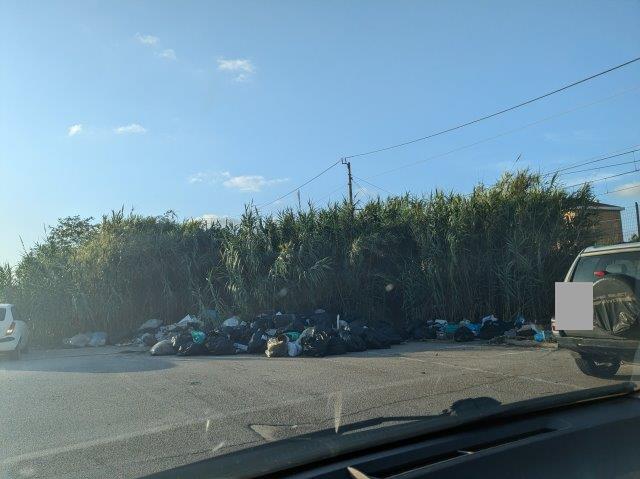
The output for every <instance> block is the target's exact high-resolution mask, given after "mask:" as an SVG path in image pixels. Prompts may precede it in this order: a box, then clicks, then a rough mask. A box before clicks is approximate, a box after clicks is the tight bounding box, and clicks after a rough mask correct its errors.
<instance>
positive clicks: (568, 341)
mask: <svg viewBox="0 0 640 479" xmlns="http://www.w3.org/2000/svg"><path fill="white" fill-rule="evenodd" d="M556 340H557V341H558V347H559V348H562V349H568V350H569V351H571V352H572V353H573V354H574V356H577V355H581V354H585V355H592V356H599V357H615V358H619V359H622V360H624V361H627V362H640V341H636V340H633V339H606V338H577V337H573V336H556ZM636 355H637V356H638V358H637V359H636Z"/></svg>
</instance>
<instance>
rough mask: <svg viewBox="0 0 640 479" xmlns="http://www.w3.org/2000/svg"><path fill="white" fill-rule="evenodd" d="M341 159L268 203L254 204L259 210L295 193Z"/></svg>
mask: <svg viewBox="0 0 640 479" xmlns="http://www.w3.org/2000/svg"><path fill="white" fill-rule="evenodd" d="M341 161H342V160H341V159H340V160H338V161H336V162H335V163H332V164H331V165H329V166H327V167H326V168H325V169H324V170H322V171H321V172H320V173H318V174H317V175H316V176H314V177H313V178H311V179H309V180H307V181H305V182H304V183H302V184H301V185H298V186H297V187H295V188H294V189H292V190H291V191H289V192H288V193H285V194H284V195H281V196H278V197H277V198H276V199H275V200H273V201H270V202H269V203H264V204H262V205H259V206H256V209H258V210H260V209H262V208H266V207H267V206H270V205H272V204H274V203H276V202H277V201H280V200H281V199H283V198H286V197H287V196H289V195H291V194H293V193H295V192H296V191H298V190H299V189H300V188H302V187H303V186H307V185H308V184H309V183H311V182H312V181H314V180H317V179H318V178H320V177H321V176H322V175H324V174H325V173H326V172H327V171H329V170H330V169H331V168H333V167H334V166H336V165H337V164H339V163H340V162H341Z"/></svg>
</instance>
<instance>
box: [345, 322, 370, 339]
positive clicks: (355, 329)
mask: <svg viewBox="0 0 640 479" xmlns="http://www.w3.org/2000/svg"><path fill="white" fill-rule="evenodd" d="M365 327H366V326H365V324H364V322H362V321H361V320H359V319H356V320H353V321H351V322H350V323H349V331H351V332H352V333H353V334H355V335H356V336H362V334H363V333H364V330H365Z"/></svg>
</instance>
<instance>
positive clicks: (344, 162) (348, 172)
mask: <svg viewBox="0 0 640 479" xmlns="http://www.w3.org/2000/svg"><path fill="white" fill-rule="evenodd" d="M342 164H343V165H347V179H348V184H349V204H350V205H351V208H353V177H352V176H351V162H350V161H347V160H345V159H344V158H342Z"/></svg>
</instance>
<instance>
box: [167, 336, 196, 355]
mask: <svg viewBox="0 0 640 479" xmlns="http://www.w3.org/2000/svg"><path fill="white" fill-rule="evenodd" d="M191 342H193V341H192V338H191V333H189V332H182V333H179V334H176V335H174V336H172V337H171V345H172V346H173V349H175V350H176V351H178V350H179V349H180V346H183V345H186V344H187V343H191Z"/></svg>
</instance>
